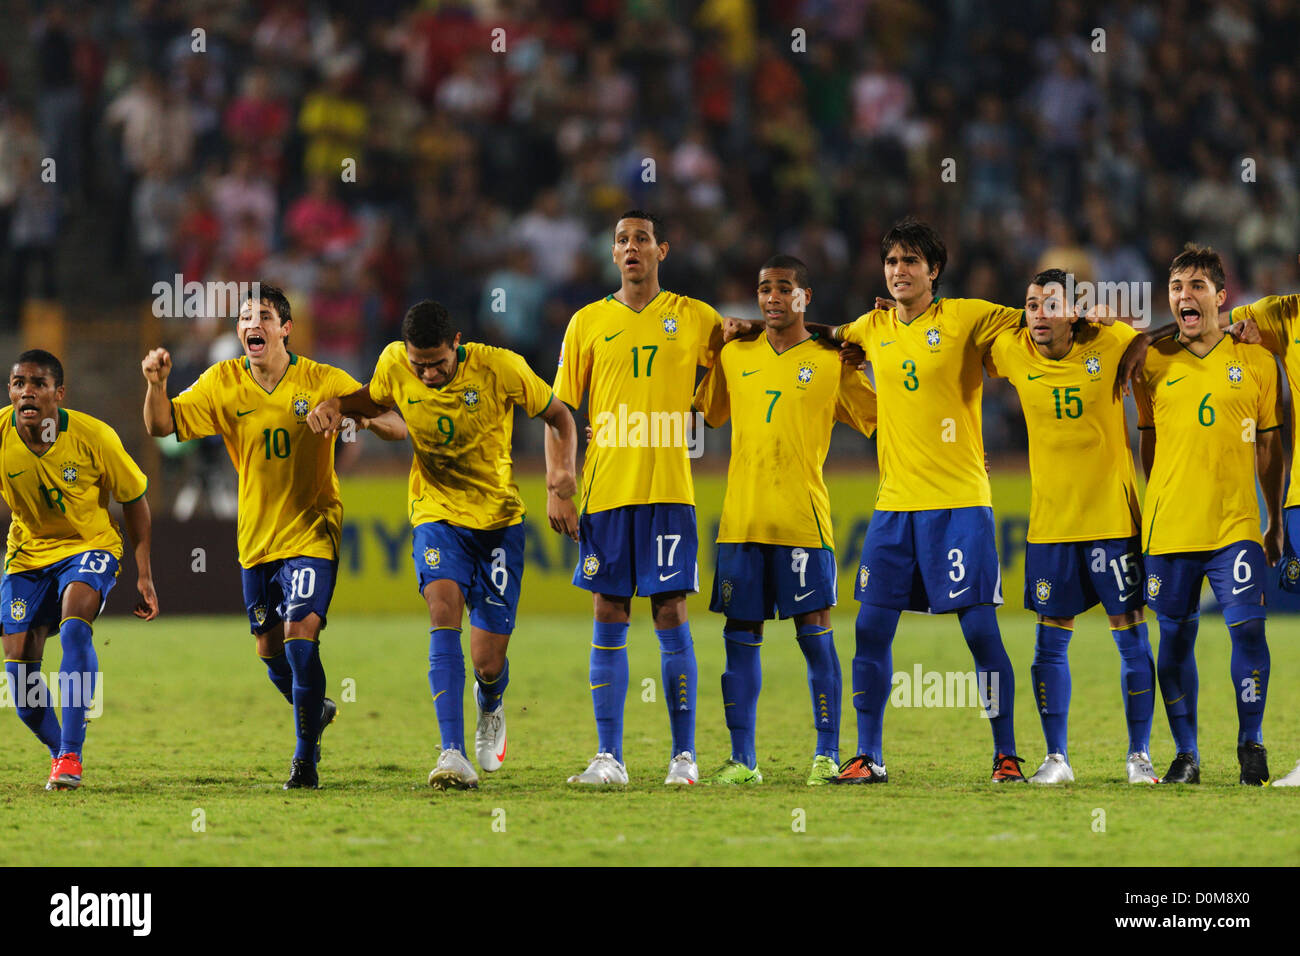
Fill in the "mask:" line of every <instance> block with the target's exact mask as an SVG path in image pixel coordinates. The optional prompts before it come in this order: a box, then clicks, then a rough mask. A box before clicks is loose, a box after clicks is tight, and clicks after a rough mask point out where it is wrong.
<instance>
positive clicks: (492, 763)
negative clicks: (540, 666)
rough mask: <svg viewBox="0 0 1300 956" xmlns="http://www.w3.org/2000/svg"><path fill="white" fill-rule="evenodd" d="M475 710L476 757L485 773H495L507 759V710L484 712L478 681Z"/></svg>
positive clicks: (498, 706)
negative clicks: (476, 715)
mask: <svg viewBox="0 0 1300 956" xmlns="http://www.w3.org/2000/svg"><path fill="white" fill-rule="evenodd" d="M474 710H475V711H476V712H477V713H478V724H477V725H476V726H475V727H474V756H475V757H477V758H478V765H479V766H480V767H482V768H483V772H484V773H495V772H496V771H498V770H500V769H501V765H502V764H503V763H505V759H506V708H505V705H504V704H498V705H497V709H496V710H484V709H483V708H482V707H480V706H479V703H478V681H475V682H474Z"/></svg>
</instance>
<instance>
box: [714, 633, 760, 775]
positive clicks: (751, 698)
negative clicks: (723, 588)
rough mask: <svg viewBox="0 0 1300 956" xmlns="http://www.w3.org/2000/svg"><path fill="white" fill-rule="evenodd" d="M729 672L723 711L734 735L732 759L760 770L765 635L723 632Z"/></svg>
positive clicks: (724, 684)
mask: <svg viewBox="0 0 1300 956" xmlns="http://www.w3.org/2000/svg"><path fill="white" fill-rule="evenodd" d="M722 638H723V641H724V643H725V645H726V650H727V669H726V670H724V671H723V672H722V708H723V714H724V716H725V717H726V719H727V730H728V731H730V732H731V759H732V760H738V761H740V762H741V763H743V764H744V765H745V766H746V767H748V768H749V769H750V770H754V769H757V767H758V745H757V743H756V742H755V734H756V725H757V724H758V695H759V692H760V691H762V689H763V665H762V661H761V659H760V653H759V652H760V651H761V649H762V647H763V635H762V634H755V633H754V632H753V631H729V630H724V631H723V632H722Z"/></svg>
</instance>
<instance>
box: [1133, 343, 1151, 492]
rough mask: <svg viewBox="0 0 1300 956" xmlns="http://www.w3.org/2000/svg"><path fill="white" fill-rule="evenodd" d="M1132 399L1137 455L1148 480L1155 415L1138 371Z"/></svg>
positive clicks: (1149, 476)
mask: <svg viewBox="0 0 1300 956" xmlns="http://www.w3.org/2000/svg"><path fill="white" fill-rule="evenodd" d="M1134 341H1136V339H1135V340H1134ZM1133 399H1134V401H1136V402H1137V409H1138V457H1140V458H1141V459H1142V473H1143V474H1144V475H1145V476H1146V479H1147V481H1150V480H1151V467H1152V466H1153V465H1154V464H1155V461H1156V415H1155V407H1154V406H1153V405H1152V403H1151V393H1150V392H1148V391H1147V385H1146V380H1145V379H1144V378H1143V377H1142V373H1141V372H1140V371H1139V373H1138V376H1137V378H1135V379H1134V380H1133Z"/></svg>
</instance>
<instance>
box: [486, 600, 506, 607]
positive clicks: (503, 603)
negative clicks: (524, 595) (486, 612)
mask: <svg viewBox="0 0 1300 956" xmlns="http://www.w3.org/2000/svg"><path fill="white" fill-rule="evenodd" d="M487 602H488V603H489V604H495V605H496V606H497V607H505V606H506V605H505V602H504V601H494V600H492V599H491V598H488V599H487Z"/></svg>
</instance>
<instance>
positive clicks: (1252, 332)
mask: <svg viewBox="0 0 1300 956" xmlns="http://www.w3.org/2000/svg"><path fill="white" fill-rule="evenodd" d="M1223 331H1225V332H1227V333H1228V334H1229V335H1231V336H1232V337H1233V338H1234V339H1236V340H1237V342H1239V343H1240V344H1242V345H1259V344H1260V343H1261V342H1263V341H1264V337H1263V336H1262V335H1260V334H1259V324H1258V323H1257V322H1256V321H1255V320H1254V319H1242V320H1241V321H1240V322H1233V323H1232V325H1230V326H1228V327H1227V328H1226V329H1224V330H1223Z"/></svg>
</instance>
